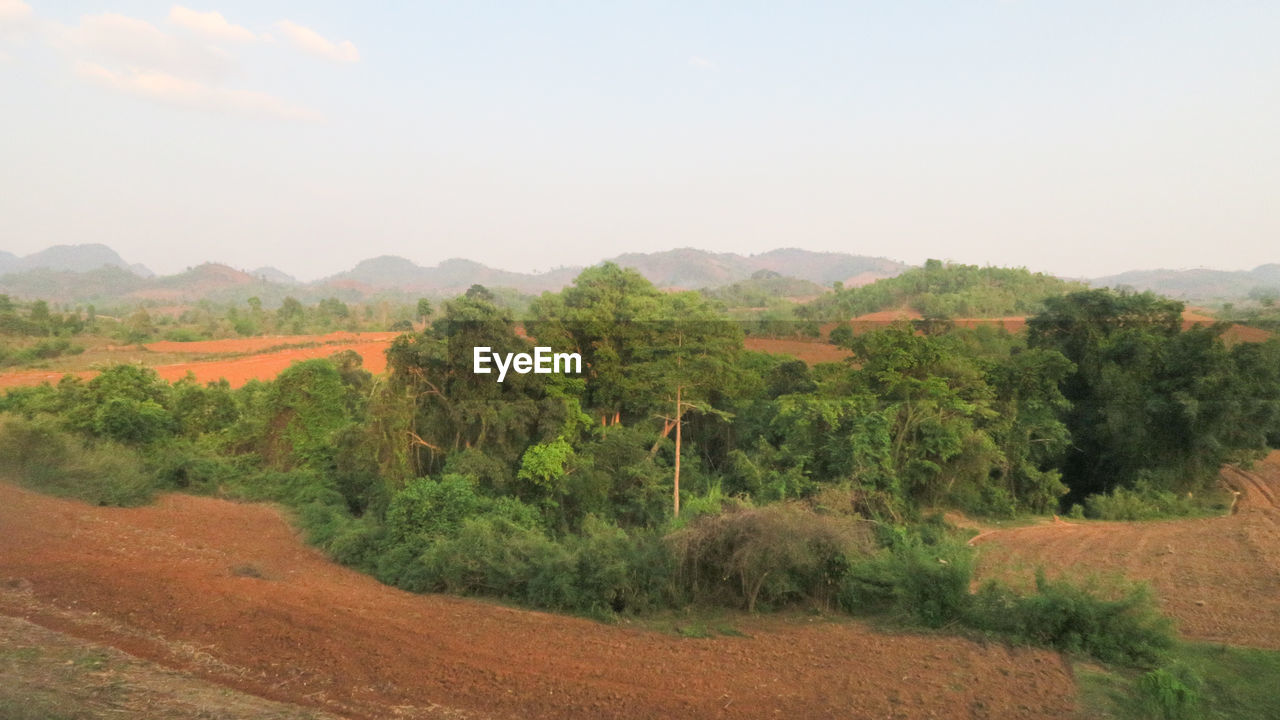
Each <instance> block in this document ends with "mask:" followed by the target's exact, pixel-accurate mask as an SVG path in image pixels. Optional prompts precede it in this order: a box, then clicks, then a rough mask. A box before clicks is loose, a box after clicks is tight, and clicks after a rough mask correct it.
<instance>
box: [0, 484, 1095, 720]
mask: <svg viewBox="0 0 1280 720" xmlns="http://www.w3.org/2000/svg"><path fill="white" fill-rule="evenodd" d="M0 615H9V616H11V617H19V618H23V619H25V620H28V621H30V622H32V623H35V624H38V625H41V626H43V627H46V628H50V629H53V630H56V631H59V632H63V633H67V634H69V635H72V636H75V637H78V638H82V639H85V640H88V641H92V642H96V643H101V644H104V645H110V646H113V647H116V648H119V649H121V650H124V651H125V652H128V653H130V654H132V655H135V656H137V657H140V658H143V659H146V660H148V661H151V662H156V663H160V664H162V665H164V666H166V667H169V668H173V669H178V670H181V671H183V672H185V673H189V674H190V675H193V676H195V677H197V678H199V679H202V680H207V681H212V682H216V683H219V684H222V685H225V686H229V687H231V688H235V689H237V690H239V691H243V692H247V693H250V694H253V695H257V696H260V697H264V698H268V699H271V700H275V701H282V702H288V703H294V704H298V705H303V706H307V707H313V708H317V709H320V710H324V711H327V712H331V713H334V714H338V715H343V716H349V717H362V718H375V717H377V718H383V717H405V718H411V717H478V718H516V717H519V718H684V717H690V718H691V717H709V718H717V717H718V718H778V717H785V718H820V717H842V718H850V717H852V718H929V717H937V718H1066V717H1071V716H1072V713H1073V712H1074V702H1075V700H1074V693H1075V689H1074V685H1073V681H1072V677H1071V674H1070V673H1071V671H1070V669H1069V668H1068V667H1067V666H1066V665H1065V663H1064V662H1063V660H1062V659H1061V658H1060V657H1059V656H1058V655H1056V654H1053V653H1049V652H1045V651H1038V650H1028V649H1016V650H1011V649H1008V648H1006V647H1003V646H1000V645H988V646H983V645H979V644H977V643H973V642H970V641H966V640H961V639H958V638H953V637H946V636H937V637H928V636H918V635H909V634H901V635H898V634H884V633H880V632H875V631H872V630H870V629H868V628H866V627H865V626H863V625H860V624H857V623H853V622H828V621H825V620H822V619H819V618H812V617H805V616H801V617H791V618H759V619H751V618H746V619H744V620H742V621H741V622H738V623H736V624H735V625H736V627H737V629H739V630H740V631H742V632H744V633H746V637H727V636H718V637H715V638H682V637H677V636H672V635H667V634H663V633H658V632H654V631H649V630H639V629H633V628H627V627H621V626H609V625H602V624H598V623H594V622H590V621H586V620H578V619H573V618H566V617H559V616H553V615H547V614H542V613H534V612H527V611H523V610H516V609H510V608H506V607H501V606H496V605H492V604H487V603H482V602H475V601H470V600H466V599H460V598H451V597H442V596H419V595H412V594H409V593H404V592H400V591H398V590H394V589H391V588H388V587H385V586H382V585H379V584H378V583H377V582H376V581H374V580H373V579H371V578H369V577H367V576H364V575H360V574H358V573H355V572H351V571H348V570H345V569H343V568H340V567H337V566H335V565H333V564H331V563H329V562H327V561H326V560H325V559H324V558H323V557H321V556H320V555H319V553H317V552H316V551H314V550H312V549H310V548H307V547H305V546H304V545H302V543H301V542H300V541H299V540H298V539H297V537H296V536H295V534H294V533H293V531H292V530H291V529H290V527H289V525H288V524H287V523H286V521H285V520H284V518H282V517H281V515H280V513H279V512H278V511H277V510H275V509H273V508H271V507H268V506H263V505H245V504H235V503H231V502H226V501H221V500H214V499H209V498H196V497H190V496H182V495H171V496H166V497H165V498H163V499H162V500H161V501H160V503H159V504H158V505H156V506H152V507H145V508H135V509H116V508H96V507H90V506H86V505H84V504H81V503H76V502H71V501H66V500H58V499H54V498H49V497H45V496H41V495H37V494H34V493H31V492H27V491H25V490H21V489H18V488H16V487H13V486H10V485H6V484H0ZM5 642H6V643H8V642H12V641H10V640H6V641H5Z"/></svg>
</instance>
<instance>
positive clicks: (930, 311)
mask: <svg viewBox="0 0 1280 720" xmlns="http://www.w3.org/2000/svg"><path fill="white" fill-rule="evenodd" d="M1083 287H1084V286H1082V285H1080V284H1077V283H1070V282H1067V281H1064V280H1061V279H1059V278H1056V277H1053V276H1051V275H1045V274H1043V273H1032V272H1029V271H1027V270H1025V269H1012V268H998V267H978V266H977V265H957V264H948V263H943V262H941V261H939V260H929V261H928V262H926V263H925V266H924V267H922V268H913V269H911V270H907V271H905V272H903V273H902V274H901V275H898V276H897V277H892V278H888V279H885V280H880V281H878V282H875V283H872V284H870V285H864V286H862V287H856V288H844V287H839V286H838V287H837V288H836V291H835V293H834V294H831V295H826V296H823V297H821V298H819V299H818V300H816V301H814V302H813V303H812V304H810V305H809V306H807V307H806V308H805V310H806V311H807V312H806V314H807V315H808V316H809V317H812V318H815V319H821V320H824V321H844V320H848V319H849V318H851V317H856V316H858V315H865V314H867V313H872V312H876V311H878V310H885V309H890V308H904V307H907V308H911V309H913V310H915V311H917V312H919V313H920V314H922V315H924V316H925V317H926V318H957V317H961V318H962V317H1002V316H1009V315H1029V314H1032V313H1035V312H1039V311H1040V309H1041V305H1042V303H1043V302H1044V301H1045V299H1046V298H1050V297H1054V296H1058V295H1062V294H1064V293H1066V292H1069V291H1071V290H1075V289H1083Z"/></svg>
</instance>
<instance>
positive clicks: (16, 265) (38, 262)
mask: <svg viewBox="0 0 1280 720" xmlns="http://www.w3.org/2000/svg"><path fill="white" fill-rule="evenodd" d="M103 267H116V268H121V269H124V270H128V271H129V272H130V273H133V274H134V275H139V276H142V277H148V276H150V275H151V274H152V272H151V271H150V270H148V269H147V268H146V266H143V265H130V264H129V263H127V262H125V260H124V258H122V257H120V255H119V253H117V252H116V251H115V250H112V249H111V248H109V247H107V246H106V245H102V244H100V243H87V244H84V245H54V246H52V247H48V248H45V249H44V250H41V251H40V252H37V253H32V254H30V255H27V256H26V257H18V256H16V255H14V254H13V253H8V252H0V274H4V273H15V272H23V271H28V270H52V271H55V272H57V271H63V272H77V273H82V272H90V271H93V270H98V269H100V268H103Z"/></svg>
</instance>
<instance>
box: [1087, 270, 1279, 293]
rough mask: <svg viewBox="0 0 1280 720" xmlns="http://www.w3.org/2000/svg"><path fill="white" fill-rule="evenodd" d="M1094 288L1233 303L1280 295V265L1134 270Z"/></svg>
mask: <svg viewBox="0 0 1280 720" xmlns="http://www.w3.org/2000/svg"><path fill="white" fill-rule="evenodd" d="M1089 284H1090V285H1093V286H1095V287H1114V288H1133V289H1135V290H1152V291H1154V292H1157V293H1159V294H1161V295H1167V296H1169V297H1172V298H1177V299H1179V300H1187V301H1189V302H1194V303H1212V302H1231V301H1237V300H1243V299H1246V298H1249V297H1251V296H1252V297H1257V296H1260V295H1270V296H1272V297H1275V296H1277V295H1280V264H1276V263H1271V264H1268V265H1259V266H1258V267H1256V268H1254V269H1252V270H1238V271H1230V270H1209V269H1206V268H1197V269H1194V270H1133V271H1130V272H1125V273H1120V274H1119V275H1108V276H1106V277H1100V278H1095V279H1093V280H1090V281H1089Z"/></svg>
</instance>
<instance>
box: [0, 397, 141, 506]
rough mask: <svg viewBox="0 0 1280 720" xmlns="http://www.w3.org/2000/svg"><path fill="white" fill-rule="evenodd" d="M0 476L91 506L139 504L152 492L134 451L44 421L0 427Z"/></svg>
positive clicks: (7, 421) (8, 423) (17, 421)
mask: <svg viewBox="0 0 1280 720" xmlns="http://www.w3.org/2000/svg"><path fill="white" fill-rule="evenodd" d="M0 475H2V476H4V477H6V478H10V479H13V480H16V481H18V482H19V483H21V484H23V485H26V486H27V487H30V488H33V489H36V490H39V491H41V492H46V493H49V494H51V495H58V496H63V497H73V498H78V499H80V500H84V501H85V502H88V503H91V504H93V505H123V506H131V505H141V504H143V503H146V502H147V501H149V500H150V499H151V497H152V495H153V494H154V492H155V490H156V489H157V485H156V483H155V481H154V480H153V478H152V477H150V476H149V475H148V474H147V473H146V471H145V469H144V467H143V463H142V461H141V459H140V458H139V457H138V456H137V455H136V454H135V453H133V452H131V451H130V450H128V449H127V448H124V447H121V446H118V445H116V444H114V443H111V442H96V443H91V442H88V441H85V440H83V439H81V438H78V437H75V436H73V435H71V434H69V433H67V432H66V431H64V430H61V429H59V428H58V427H57V426H56V424H55V423H54V422H52V421H51V419H49V418H38V419H35V420H25V419H21V418H8V419H5V420H3V422H2V423H0Z"/></svg>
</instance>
